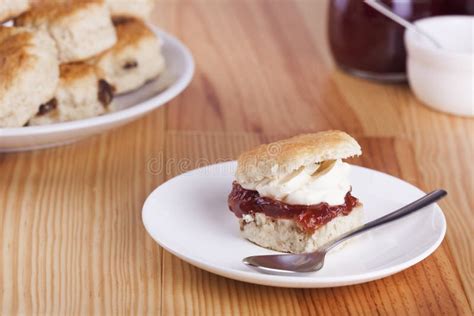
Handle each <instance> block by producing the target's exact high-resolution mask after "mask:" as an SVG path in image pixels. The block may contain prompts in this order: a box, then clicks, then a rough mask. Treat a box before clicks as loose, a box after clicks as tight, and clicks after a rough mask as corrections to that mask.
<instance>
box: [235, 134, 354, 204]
mask: <svg viewBox="0 0 474 316" xmlns="http://www.w3.org/2000/svg"><path fill="white" fill-rule="evenodd" d="M360 154H361V148H360V146H359V144H358V143H357V141H356V140H355V139H354V138H352V137H351V136H349V135H348V134H346V133H344V132H341V131H325V132H319V133H314V134H304V135H299V136H296V137H292V138H289V139H285V140H280V141H277V142H274V143H270V144H265V145H261V146H259V147H257V148H255V149H253V150H250V151H248V152H245V153H243V154H242V155H240V157H239V159H238V167H237V172H236V180H237V182H238V183H239V184H240V185H241V186H242V187H243V188H245V189H247V190H255V191H258V193H259V194H260V196H263V197H268V198H272V199H275V200H278V201H281V202H284V203H287V204H298V205H300V204H301V205H312V204H318V203H322V202H325V203H328V204H329V205H339V204H343V203H344V197H345V195H346V193H347V192H348V191H350V183H349V179H348V176H349V169H350V166H349V165H348V164H347V163H345V162H343V161H342V159H345V158H349V157H353V156H358V155H360Z"/></svg>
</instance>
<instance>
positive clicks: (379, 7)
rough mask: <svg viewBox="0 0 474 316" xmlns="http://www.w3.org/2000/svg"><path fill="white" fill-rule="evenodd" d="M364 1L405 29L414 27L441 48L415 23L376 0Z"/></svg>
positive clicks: (438, 45)
mask: <svg viewBox="0 0 474 316" xmlns="http://www.w3.org/2000/svg"><path fill="white" fill-rule="evenodd" d="M364 2H365V3H366V4H367V5H369V6H371V7H372V8H373V9H375V10H377V11H379V12H380V13H381V14H383V15H385V16H386V17H387V18H389V19H391V20H393V21H394V22H396V23H398V24H400V25H401V26H403V27H405V28H406V29H411V28H413V29H415V30H416V31H417V32H418V33H419V34H422V35H423V36H424V37H425V38H426V39H428V40H429V41H430V42H431V43H432V44H433V45H434V46H435V47H436V48H441V45H440V44H439V43H438V41H436V40H435V39H434V38H433V37H431V35H429V34H427V33H426V32H425V31H423V30H421V29H420V28H419V27H417V26H416V25H415V24H413V23H411V22H410V21H408V20H405V19H404V18H402V17H401V16H399V15H398V14H395V13H393V12H392V10H390V8H389V7H388V6H387V5H385V4H383V3H381V2H379V1H377V0H364Z"/></svg>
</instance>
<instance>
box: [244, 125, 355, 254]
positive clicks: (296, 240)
mask: <svg viewBox="0 0 474 316" xmlns="http://www.w3.org/2000/svg"><path fill="white" fill-rule="evenodd" d="M361 153H362V151H361V148H360V146H359V144H358V143H357V141H356V140H355V139H353V138H352V137H351V136H349V135H348V134H346V133H344V132H341V131H325V132H319V133H314V134H304V135H299V136H296V137H292V138H289V139H285V140H281V141H277V142H274V143H271V144H265V145H261V146H259V147H257V148H255V149H253V150H250V151H247V152H245V153H243V154H241V155H240V156H239V158H238V167H237V171H236V180H237V182H238V183H239V184H241V185H242V184H245V183H246V182H253V181H260V180H263V179H272V178H280V177H281V178H284V177H285V176H287V175H289V174H291V173H292V172H293V171H295V170H298V169H299V168H302V167H304V166H308V165H311V164H316V163H321V162H323V161H327V160H337V159H345V158H349V157H352V156H358V155H360V154H361ZM362 222H363V207H362V204H361V203H358V204H357V206H356V207H355V208H353V209H352V211H351V212H350V213H349V214H348V215H339V216H337V217H335V218H333V219H332V220H331V221H329V222H328V223H326V224H324V225H322V226H321V227H319V228H317V229H316V230H315V231H314V232H313V233H307V232H305V231H303V230H302V229H301V228H299V227H298V224H297V223H296V221H295V220H293V219H284V218H272V217H268V216H266V215H265V214H263V213H255V214H252V215H250V214H246V215H244V216H243V217H242V218H241V219H239V223H240V229H241V232H242V235H243V236H244V237H245V238H247V239H248V240H250V241H252V242H253V243H255V244H257V245H260V246H262V247H265V248H269V249H273V250H276V251H281V252H291V253H301V252H312V251H315V250H316V249H317V248H318V247H319V246H321V245H323V244H324V243H326V242H328V241H329V240H331V239H333V238H334V237H336V236H339V235H341V234H343V233H345V232H347V231H349V230H351V229H353V228H355V227H358V226H360V225H361V224H362Z"/></svg>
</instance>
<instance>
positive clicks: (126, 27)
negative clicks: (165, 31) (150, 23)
mask: <svg viewBox="0 0 474 316" xmlns="http://www.w3.org/2000/svg"><path fill="white" fill-rule="evenodd" d="M114 25H115V31H116V32H117V44H115V46H114V47H112V48H111V50H112V51H121V50H122V49H124V48H128V47H130V46H132V47H133V46H134V45H138V44H139V43H140V41H141V40H143V39H144V38H148V37H149V38H155V34H153V32H152V31H151V30H150V29H149V28H148V27H147V26H146V25H145V23H143V22H142V21H140V20H138V19H134V18H128V17H127V18H118V19H117V18H116V19H114Z"/></svg>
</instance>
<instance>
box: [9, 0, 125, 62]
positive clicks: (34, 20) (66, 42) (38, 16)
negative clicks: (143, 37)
mask: <svg viewBox="0 0 474 316" xmlns="http://www.w3.org/2000/svg"><path fill="white" fill-rule="evenodd" d="M15 25H16V26H24V27H29V28H33V29H35V30H39V31H45V32H47V33H48V34H49V35H50V36H51V37H52V38H53V39H54V40H55V42H56V46H57V48H58V54H59V60H60V62H61V63H68V62H74V61H81V60H84V59H87V58H90V57H92V56H94V55H97V54H99V53H101V52H103V51H104V50H106V49H108V48H110V47H112V46H113V45H114V44H115V43H116V41H117V37H116V34H115V30H114V27H113V24H112V19H111V16H110V11H109V9H108V7H107V6H106V5H105V3H104V2H103V1H100V0H77V1H60V0H59V1H58V0H47V1H41V2H40V3H36V4H35V5H34V6H33V7H32V8H31V10H29V11H28V12H26V13H24V14H22V15H21V16H19V17H18V18H16V19H15Z"/></svg>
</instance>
